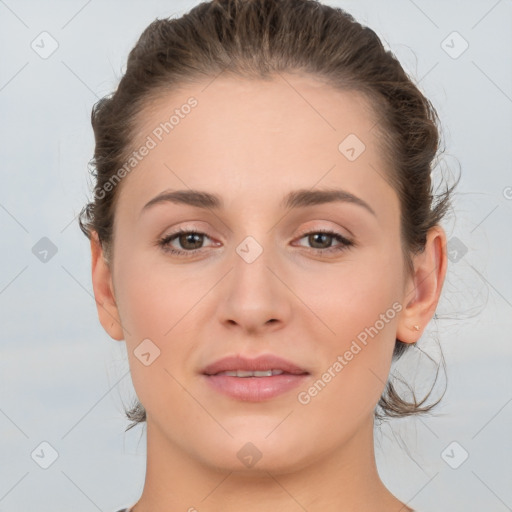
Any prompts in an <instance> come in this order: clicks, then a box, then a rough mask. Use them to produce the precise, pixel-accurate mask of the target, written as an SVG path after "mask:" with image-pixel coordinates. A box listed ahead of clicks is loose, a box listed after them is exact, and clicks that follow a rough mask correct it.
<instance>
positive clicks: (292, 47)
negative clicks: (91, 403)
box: [80, 0, 451, 512]
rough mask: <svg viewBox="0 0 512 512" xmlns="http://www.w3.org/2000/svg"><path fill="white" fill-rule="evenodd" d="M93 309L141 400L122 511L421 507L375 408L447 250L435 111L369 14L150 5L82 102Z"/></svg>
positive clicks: (416, 407) (232, 2)
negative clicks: (398, 468)
mask: <svg viewBox="0 0 512 512" xmlns="http://www.w3.org/2000/svg"><path fill="white" fill-rule="evenodd" d="M92 124H93V128H94V132H95V138H96V148H95V155H94V164H95V167H96V177H97V181H96V184H95V190H94V200H93V201H92V202H91V203H90V204H88V205H87V206H86V208H84V210H83V211H82V214H81V219H80V225H81V228H82V230H83V231H84V233H85V234H86V235H87V236H88V237H89V238H90V241H91V251H92V280H93V287H94V294H95V298H96V301H97V307H98V315H99V319H100V322H101V324H102V326H103V327H104V329H105V330H106V331H107V332H108V334H109V335H110V336H111V337H112V338H113V339H115V340H120V341H121V340H125V342H126V346H127V350H128V357H129V363H130V369H131V375H132V380H133V384H134V387H135V390H136V392H137V395H138V398H139V400H140V403H137V405H136V406H135V407H134V409H133V410H131V411H129V412H128V417H129V418H130V419H133V420H134V421H135V423H134V424H137V423H139V422H144V421H145V422H146V423H147V470H146V479H145V485H144V490H143V492H142V496H141V497H140V500H138V502H137V503H136V504H135V505H134V506H132V507H131V508H130V509H125V510H129V511H130V512H150V511H151V512H160V511H162V512H163V511H166V512H167V511H170V510H173V511H174V510H188V511H195V510H198V511H223V512H229V511H232V510H244V511H245V512H251V511H267V510H268V511H270V510H279V511H295V510H308V511H314V510H322V511H336V512H345V511H349V510H350V511H354V510H357V511H379V512H387V511H390V512H391V511H393V512H396V511H398V510H402V511H410V510H412V509H411V508H410V507H408V506H407V504H406V503H404V502H403V501H401V500H400V499H398V498H397V497H396V496H394V495H393V494H392V493H391V492H390V491H389V490H388V489H387V488H386V487H385V485H384V484H383V483H382V481H381V479H380V477H379V474H378V471H377V467H376V464H375V456H374V444H373V429H374V419H375V416H376V415H378V414H379V411H380V412H381V413H382V414H383V415H386V414H388V415H394V416H400V415H406V414H419V413H421V412H426V411H428V410H430V409H431V408H432V407H433V406H434V405H435V404H431V405H422V404H423V402H420V403H417V402H415V403H407V402H406V401H405V400H404V399H403V398H402V397H400V396H399V395H398V394H397V393H396V391H395V390H394V388H393V387H392V385H391V383H387V384H386V382H387V380H388V375H389V372H390V365H391V362H392V360H393V358H397V357H399V356H400V355H401V354H402V353H403V351H404V350H405V349H406V348H408V347H410V346H411V345H413V344H414V343H416V342H417V341H418V339H419V338H420V336H421V334H422V332H423V330H424V329H425V327H426V325H427V324H428V322H429V321H430V319H431V318H432V316H433V315H434V312H435V310H436V305H437V303H438V300H439V297H440V294H441V290H442V286H443V282H444V278H445V273H446V267H447V256H446V236H445V232H444V230H443V228H442V227H441V226H440V221H441V219H442V218H443V215H444V213H445V211H446V209H447V207H448V204H449V199H450V192H451V189H450V190H447V191H446V192H445V193H444V194H443V195H442V196H441V197H439V198H438V200H437V201H436V202H434V200H433V199H434V198H433V196H432V184H431V170H432V162H433V159H434V158H435V156H436V153H437V150H438V143H439V134H438V129H437V114H436V112H435V109H434V108H433V106H432V105H431V104H430V102H429V101H428V100H427V99H426V98H425V97H424V96H423V95H422V93H421V92H420V91H419V90H418V89H417V88H416V86H415V85H414V84H413V83H412V82H411V80H410V79H409V77H408V76H407V75H406V73H405V72H404V71H403V69H402V67H401V66H400V64H399V62H398V61H397V60H396V58H395V57H394V56H393V55H392V53H391V52H388V51H386V50H385V49H384V48H383V46H382V43H381V42H380V40H379V38H378V37H377V36H376V34H375V33H374V32H373V31H372V30H370V29H369V28H366V27H363V26H361V25H360V24H359V23H357V22H356V21H355V20H354V19H353V18H352V17H351V16H350V15H349V14H347V13H346V12H344V11H343V10H341V9H335V8H332V7H328V6H325V5H322V4H320V3H318V2H316V1H313V0H279V1H276V0H272V1H271V0H215V1H211V2H205V3H202V4H200V5H198V6H197V7H195V8H194V9H193V10H191V11H190V12H189V13H188V14H186V15H184V16H183V17H181V18H179V19H163V20H156V21H155V22H153V23H152V24H151V25H150V26H149V27H147V28H146V30H145V31H144V32H143V34H142V35H141V37H140V39H139V41H138V42H137V44H136V46H135V47H134V48H133V50H132V51H131V52H130V55H129V58H128V66H127V70H126V73H125V75H124V76H123V78H122V80H121V82H120V84H119V87H118V89H117V90H116V92H115V93H114V94H113V95H112V96H111V97H108V98H104V99H102V100H100V101H99V102H98V103H97V104H96V105H95V107H94V109H93V113H92Z"/></svg>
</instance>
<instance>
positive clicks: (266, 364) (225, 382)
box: [202, 354, 310, 402]
mask: <svg viewBox="0 0 512 512" xmlns="http://www.w3.org/2000/svg"><path fill="white" fill-rule="evenodd" d="M234 370H247V371H258V370H259V371H262V370H282V371H283V373H282V374H280V375H273V376H271V377H233V376H229V375H215V374H217V373H219V372H224V371H234ZM202 374H203V377H204V379H205V380H206V383H207V384H208V385H209V386H210V387H211V388H212V389H214V390H215V391H217V392H219V393H222V394H224V395H226V396H229V397H230V398H234V399H236V400H243V401H248V402H260V401H263V400H269V399H271V398H274V397H276V396H278V395H281V394H283V393H286V392H287V391H290V390H291V389H293V388H295V387H297V386H299V385H301V384H303V383H304V380H305V379H307V378H308V377H309V375H310V374H309V372H308V371H306V370H305V369H303V368H300V367H299V366H297V365H296V364H294V363H292V362H290V361H287V360H286V359H282V358H280V357H278V356H274V355H271V354H268V355H263V356H259V357H257V358H255V359H248V358H246V357H243V356H240V355H235V356H229V357H225V358H223V359H219V360H218V361H216V362H214V363H212V364H210V365H208V366H207V367H206V368H204V369H203V372H202Z"/></svg>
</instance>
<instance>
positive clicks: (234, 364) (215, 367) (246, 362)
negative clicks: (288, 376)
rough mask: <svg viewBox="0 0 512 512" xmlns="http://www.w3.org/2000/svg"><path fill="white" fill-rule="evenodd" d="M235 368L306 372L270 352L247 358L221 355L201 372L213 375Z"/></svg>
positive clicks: (294, 372)
mask: <svg viewBox="0 0 512 512" xmlns="http://www.w3.org/2000/svg"><path fill="white" fill-rule="evenodd" d="M235 370H246V371H253V372H254V371H263V370H282V371H283V372H285V373H293V374H302V373H308V372H307V371H306V370H304V369H303V368H300V367H299V366H297V365H295V364H293V363H292V362H290V361H287V360H286V359H283V358H281V357H278V356H275V355H272V354H268V355H261V356H259V357H256V358H254V359H249V358H247V357H244V356H242V355H232V356H228V357H223V358H222V359H218V360H217V361H215V362H214V363H212V364H209V365H208V366H206V367H205V368H204V369H203V371H202V373H204V374H206V375H215V374H216V373H220V372H225V371H235Z"/></svg>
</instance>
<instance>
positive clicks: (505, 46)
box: [0, 0, 512, 512]
mask: <svg viewBox="0 0 512 512" xmlns="http://www.w3.org/2000/svg"><path fill="white" fill-rule="evenodd" d="M196 3H197V2H195V1H157V0H152V1H144V2H143V1H142V0H139V1H132V2H122V1H114V0H107V1H105V0H103V1H99V0H92V1H88V2H87V1H66V2H65V1H57V0H52V1H46V2H36V1H34V0H30V1H28V0H25V1H23V0H19V1H17V0H6V1H1V0H0V38H1V46H0V63H1V64H0V112H1V121H2V122H1V127H0V130H1V133H0V139H1V144H0V170H1V171H0V172H1V188H0V226H1V228H0V229H1V236H0V239H1V249H2V250H1V253H0V254H1V255H0V257H1V271H0V314H1V324H0V325H1V330H0V339H1V353H0V434H1V436H0V511H2V512H17V511H25V512H26V511H29V510H34V511H35V510H38V512H50V511H52V512H56V511H64V510H73V511H74V512H89V511H96V510H101V511H105V512H110V511H112V512H114V511H116V510H117V509H118V508H121V506H127V505H130V504H132V503H133V502H135V500H136V499H137V498H138V497H139V495H140V492H141V490H142V485H143V482H144V471H145V434H144V431H143V430H142V429H141V428H140V427H138V428H136V429H133V430H131V431H130V432H128V433H124V428H125V427H126V425H127V420H125V419H124V416H123V402H124V403H125V404H128V403H129V402H130V401H131V399H132V398H133V397H134V396H135V395H134V392H133V388H132V386H131V381H130V376H129V373H128V365H127V362H126V353H125V345H124V343H123V342H116V341H114V340H112V339H110V338H109V337H108V335H107V334H106V333H105V332H104V331H103V329H102V327H101V325H100V323H99V321H98V318H97V313H96V306H95V302H94V299H93V295H92V285H91V274H90V272H91V271H90V252H89V243H88V241H87V239H86V238H85V237H84V236H83V235H82V233H81V231H80V230H79V227H78V224H77V219H76V215H77V214H78V212H79V211H80V208H81V207H82V206H83V205H84V204H85V202H86V201H87V200H88V198H90V196H91V194H90V189H89V175H88V170H87V163H88V161H89V160H90V158H91V157H92V154H93V133H92V128H91V126H90V111H91V108H92V105H93V103H94V102H96V101H97V100H98V99H99V98H100V97H102V96H103V95H105V94H107V93H109V92H111V91H112V90H113V89H114V88H115V87H116V85H117V83H118V80H119V78H120V76H121V73H122V71H123V70H124V69H125V62H126V57H127V55H128V52H129V50H130V49H131V48H132V46H133V45H134V44H135V42H136V40H137V38H138V37H139V35H140V33H141V31H142V30H143V29H144V28H145V27H146V26H147V25H148V24H149V23H150V22H151V21H152V20H153V19H154V18H156V17H160V18H162V17H166V16H171V15H175V14H181V13H183V12H185V11H186V10H188V9H189V8H190V7H192V6H193V5H195V4H196ZM329 3H330V4H331V5H337V6H340V7H343V8H345V9H346V10H348V11H349V12H350V13H351V14H353V15H354V16H355V17H356V19H357V20H358V21H361V22H362V23H363V24H367V25H369V26H370V27H371V28H373V29H374V30H375V31H376V32H377V33H378V34H379V36H381V37H382V39H383V41H384V43H385V45H386V46H388V47H390V48H391V49H392V50H393V51H394V52H395V53H396V55H397V56H398V57H399V59H400V60H401V62H402V64H403V66H404V67H405V69H406V70H407V71H408V72H409V73H410V74H412V75H413V76H414V77H415V80H416V82H417V83H419V87H420V88H421V89H422V91H423V92H424V93H425V94H426V95H427V96H428V97H429V98H430V99H431V100H432V102H433V103H434V106H435V107H436V108H437V110H438V112H439V115H440V117H441V119H442V122H443V133H444V140H445V143H446V154H445V158H444V160H443V161H442V165H441V166H440V169H439V170H437V171H436V174H435V175H436V176H437V175H438V174H439V173H440V172H441V171H442V170H443V172H445V174H447V175H450V173H451V174H454V175H457V174H458V173H459V171H460V172H461V173H462V180H461V183H460V185H459V189H458V194H457V196H456V202H455V210H454V215H452V216H451V217H450V218H449V219H447V222H446V223H445V228H446V229H447V234H448V238H449V239H450V240H451V241H452V243H453V240H454V237H456V238H458V239H459V240H460V242H461V243H462V244H463V246H461V245H460V244H459V247H465V248H467V253H466V254H464V255H462V252H460V250H459V252H458V253H455V252H454V253H452V261H450V265H449V270H448V272H449V274H448V278H447V282H446V285H445V289H444V295H443V299H442V301H441V304H440V306H439V310H438V314H439V319H438V320H436V321H433V322H431V324H430V325H429V328H428V329H427V332H426V333H425V335H424V337H423V338H422V340H421V343H420V347H422V348H423V349H424V350H425V351H427V352H428V351H429V350H430V348H432V350H434V348H435V344H434V342H433V341H432V339H433V338H432V336H436V335H437V336H438V338H439V341H440V343H441V345H442V347H443V352H444V355H445V358H446V361H447V366H448V391H447V393H446V395H445V397H444V400H443V402H442V405H441V406H440V407H439V408H438V409H436V414H435V415H432V416H431V417H428V418H421V419H418V418H416V419H406V420H400V421H394V422H392V423H390V424H386V425H384V426H382V428H381V429H380V430H378V431H377V432H376V449H377V460H378V466H379V471H380V472H381V475H382V478H383V480H384V482H385V483H386V484H387V485H388V486H389V488H390V489H391V490H392V491H393V492H394V493H395V494H396V495H397V496H398V497H399V498H401V499H402V500H404V501H406V502H408V504H409V505H411V506H413V507H414V508H418V509H419V510H420V511H424V512H441V511H448V510H450V511H464V512H471V511H475V512H476V511H478V512H482V511H484V510H485V511H486V512H489V511H492V512H502V511H507V510H512V486H511V485H510V484H511V482H512V462H511V460H512V458H511V447H512V442H511V436H510V432H511V419H512V403H511V401H512V381H511V379H512V377H511V375H512V372H511V370H512V343H511V341H512V339H511V334H510V333H511V328H512V272H511V263H512V258H511V255H512V242H511V240H512V237H511V235H512V229H511V225H512V188H510V187H512V164H511V162H512V150H511V141H512V121H511V119H512V64H511V63H512V2H511V1H510V0H501V1H496V0H481V1H476V0H473V1H449V2H447V1H428V2H427V1H426V0H423V1H420V0H415V1H412V0H394V1H391V2H379V1H376V0H372V1H370V0H365V1H361V0H357V1H356V0H353V1H348V0H347V1H339V2H334V1H330V2H329ZM43 31H47V32H49V33H50V34H51V36H52V37H53V38H54V39H55V40H56V41H57V42H58V45H59V47H58V49H57V50H56V51H55V53H53V54H52V55H51V56H50V57H48V58H46V59H43V58H41V57H40V55H39V54H38V53H36V52H35V51H34V50H33V49H32V48H31V43H32V41H34V40H36V43H37V41H40V37H39V34H40V33H41V32H43ZM453 31H457V32H458V33H459V34H460V35H461V36H462V37H463V38H464V40H466V41H467V43H468V44H469V47H468V49H467V50H466V51H465V52H464V53H462V55H460V56H459V57H458V58H452V56H450V55H449V54H448V53H447V52H446V51H445V49H444V48H443V43H442V42H443V41H444V40H446V38H447V37H448V36H449V35H450V34H452V32H453ZM38 37H39V39H38ZM454 37H455V39H453V38H454ZM446 41H447V42H446V43H444V47H445V48H446V44H448V45H451V46H453V49H452V50H451V51H452V52H454V51H457V50H458V49H460V48H461V46H460V45H461V44H462V40H460V39H457V36H453V35H451V36H450V37H449V38H448V39H447V40H446ZM451 41H453V42H451ZM46 44H48V43H46ZM39 45H40V46H42V44H41V43H39ZM45 47H46V48H49V46H45ZM441 168H442V169H441ZM507 187H508V188H507ZM42 237H48V238H49V239H50V240H51V241H52V242H53V244H55V246H56V247H57V253H56V254H55V255H54V256H53V257H51V258H49V259H48V261H47V262H46V263H44V262H42V261H40V260H39V259H38V258H37V257H36V256H35V255H34V254H33V252H32V248H33V247H34V245H35V244H36V243H37V242H38V241H39V240H40V239H41V238H42ZM454 247H456V246H455V245H453V246H452V248H454ZM461 256H462V257H461ZM434 352H435V351H434ZM434 352H432V353H434ZM418 353H419V352H418ZM402 366H403V365H402ZM406 370H407V368H403V371H406ZM44 441H46V442H48V443H49V444H50V445H51V446H52V447H53V448H54V449H55V450H56V451H57V453H58V458H57V459H56V460H55V462H54V463H53V464H52V465H51V466H50V467H49V468H48V469H43V468H41V467H40V466H39V465H38V464H37V463H36V462H35V461H34V460H33V458H32V456H31V454H32V452H34V450H36V451H35V453H36V454H40V457H39V458H37V457H36V456H35V455H34V458H36V459H37V460H38V461H39V463H43V462H44V460H43V459H44V458H45V457H46V459H47V461H49V459H48V457H50V456H51V452H50V450H49V449H48V448H47V447H46V448H45V447H44V446H43V448H42V449H43V452H41V447H40V443H42V442H44ZM453 441H455V442H457V443H458V444H457V445H455V448H454V449H453V451H452V449H451V448H449V449H448V451H447V452H445V456H444V458H443V457H442V455H441V454H442V453H443V451H444V450H445V448H447V447H448V446H449V445H450V443H452V442H453ZM452 447H453V446H452ZM462 450H465V451H467V453H468V454H469V456H468V458H467V460H466V461H465V462H464V463H463V464H461V465H460V466H459V467H458V469H453V468H452V467H450V465H449V464H448V463H447V462H446V460H449V461H450V463H451V464H452V465H456V464H457V462H460V460H461V456H462V455H463V454H464V452H463V451H462ZM43 453H44V457H43V455H42V454H43ZM446 454H448V456H447V455H446ZM196 508H198V510H200V509H201V507H200V498H198V503H197V504H196Z"/></svg>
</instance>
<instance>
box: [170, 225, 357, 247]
mask: <svg viewBox="0 0 512 512" xmlns="http://www.w3.org/2000/svg"><path fill="white" fill-rule="evenodd" d="M188 233H194V234H197V235H201V236H205V237H206V238H209V239H210V240H211V241H212V242H214V240H213V237H211V236H210V235H209V234H208V233H207V232H205V231H202V230H201V229H197V228H195V227H187V226H185V227H180V228H178V229H177V230H176V231H174V232H171V233H169V234H168V235H163V236H162V237H160V240H164V239H169V240H168V243H170V242H171V241H173V242H174V241H175V240H177V239H178V237H179V235H181V234H188ZM316 233H325V234H329V235H331V236H333V237H336V236H339V237H340V238H342V239H343V240H345V241H346V242H348V243H350V244H354V245H355V242H354V240H353V237H349V236H346V235H345V234H343V233H340V232H338V231H337V230H336V229H333V228H326V227H321V228H316V229H315V228H310V229H305V230H301V231H300V233H299V234H298V235H297V236H296V237H295V238H294V240H301V239H302V238H304V237H306V236H308V235H311V234H316ZM214 244H215V242H214ZM204 248H205V247H200V248H199V249H194V251H200V250H201V249H204ZM180 250H184V249H180ZM186 252H193V251H186Z"/></svg>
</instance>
